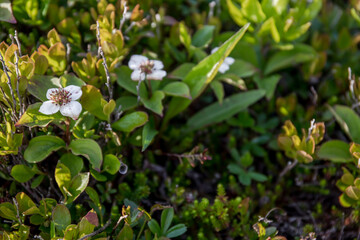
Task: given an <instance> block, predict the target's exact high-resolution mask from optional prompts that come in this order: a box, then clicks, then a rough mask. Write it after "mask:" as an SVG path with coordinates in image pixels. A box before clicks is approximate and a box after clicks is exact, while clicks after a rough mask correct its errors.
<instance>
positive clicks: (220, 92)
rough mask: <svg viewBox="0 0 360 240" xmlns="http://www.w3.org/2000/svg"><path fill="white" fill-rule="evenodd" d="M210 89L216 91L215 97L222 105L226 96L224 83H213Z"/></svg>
mask: <svg viewBox="0 0 360 240" xmlns="http://www.w3.org/2000/svg"><path fill="white" fill-rule="evenodd" d="M210 87H211V89H212V90H213V91H214V93H215V96H216V98H217V99H218V101H219V103H220V104H222V102H223V100H224V95H225V90H224V86H223V85H222V83H221V82H220V81H212V82H211V83H210Z"/></svg>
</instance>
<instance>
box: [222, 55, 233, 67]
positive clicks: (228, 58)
mask: <svg viewBox="0 0 360 240" xmlns="http://www.w3.org/2000/svg"><path fill="white" fill-rule="evenodd" d="M224 62H225V63H226V64H227V65H229V66H230V65H231V64H233V63H234V62H235V59H234V58H232V57H227V58H225V60H224Z"/></svg>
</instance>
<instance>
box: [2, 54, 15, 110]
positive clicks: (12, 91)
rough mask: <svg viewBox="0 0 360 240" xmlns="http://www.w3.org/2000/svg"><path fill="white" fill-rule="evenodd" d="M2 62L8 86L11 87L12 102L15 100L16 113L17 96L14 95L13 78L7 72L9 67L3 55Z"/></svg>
mask: <svg viewBox="0 0 360 240" xmlns="http://www.w3.org/2000/svg"><path fill="white" fill-rule="evenodd" d="M0 62H1V63H2V66H3V71H4V73H5V75H6V77H7V79H8V81H7V85H8V86H9V88H10V94H11V97H12V100H13V109H14V112H16V100H15V95H14V90H13V88H12V85H11V78H10V76H9V74H8V72H7V69H8V68H7V66H6V64H5V61H4V58H3V56H2V54H1V53H0Z"/></svg>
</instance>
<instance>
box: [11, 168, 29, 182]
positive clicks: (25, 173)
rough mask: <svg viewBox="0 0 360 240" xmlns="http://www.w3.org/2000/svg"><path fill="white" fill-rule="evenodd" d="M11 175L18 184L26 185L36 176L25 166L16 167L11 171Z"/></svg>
mask: <svg viewBox="0 0 360 240" xmlns="http://www.w3.org/2000/svg"><path fill="white" fill-rule="evenodd" d="M10 175H11V176H12V177H13V178H14V179H15V180H16V181H18V182H20V183H24V182H27V181H29V180H30V179H32V178H33V177H34V175H35V173H34V172H33V171H32V170H31V168H29V167H28V166H25V165H21V164H20V165H15V166H14V167H13V168H12V169H11V173H10Z"/></svg>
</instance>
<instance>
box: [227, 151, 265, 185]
mask: <svg viewBox="0 0 360 240" xmlns="http://www.w3.org/2000/svg"><path fill="white" fill-rule="evenodd" d="M230 153H231V156H232V157H233V159H235V161H236V163H230V164H229V165H228V166H227V168H228V170H229V171H230V172H231V173H233V174H236V175H237V176H238V179H239V181H240V183H242V184H243V185H245V186H249V185H250V184H251V181H252V180H255V181H257V182H264V181H266V180H267V177H266V176H265V175H264V174H261V173H258V172H256V171H255V170H254V167H251V165H252V164H253V162H254V159H253V157H252V156H251V154H250V153H249V152H246V153H245V154H244V155H243V156H241V157H240V155H239V152H238V151H237V150H236V149H235V148H233V149H231V150H230Z"/></svg>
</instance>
